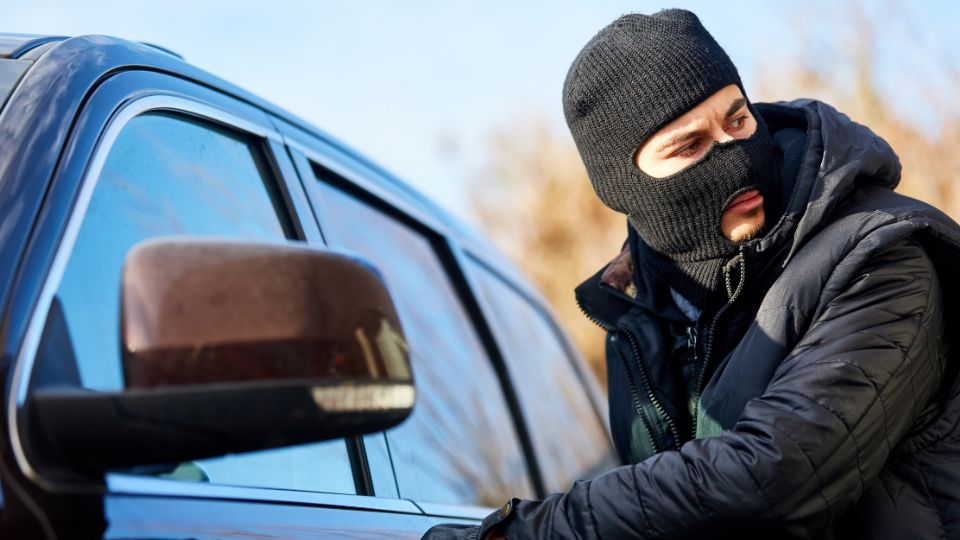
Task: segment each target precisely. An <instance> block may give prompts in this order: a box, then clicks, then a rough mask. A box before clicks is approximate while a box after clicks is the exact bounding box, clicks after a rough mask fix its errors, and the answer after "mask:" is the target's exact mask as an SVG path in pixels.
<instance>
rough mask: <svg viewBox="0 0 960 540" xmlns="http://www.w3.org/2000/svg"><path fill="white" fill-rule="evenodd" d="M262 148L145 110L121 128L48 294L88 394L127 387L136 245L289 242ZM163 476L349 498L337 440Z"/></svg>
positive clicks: (345, 462) (345, 463)
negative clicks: (127, 310)
mask: <svg viewBox="0 0 960 540" xmlns="http://www.w3.org/2000/svg"><path fill="white" fill-rule="evenodd" d="M260 144H261V143H259V142H258V141H257V140H256V139H254V138H252V137H247V136H245V135H243V134H240V133H238V132H234V131H232V130H228V129H225V128H221V127H218V126H214V125H213V124H209V123H204V122H202V121H199V120H196V119H192V118H191V119H188V118H187V117H185V116H178V115H175V114H172V113H149V114H144V115H141V116H138V117H136V118H134V119H132V120H131V121H130V122H129V123H127V124H126V126H124V128H123V129H122V130H121V132H120V133H119V135H118V137H117V139H116V141H115V142H114V144H113V146H112V147H111V148H110V150H109V153H108V155H107V158H106V161H105V164H104V166H103V169H102V172H101V173H100V176H99V178H98V180H97V183H96V186H95V188H94V191H93V194H92V197H91V200H90V204H89V206H88V209H87V212H86V214H85V216H84V218H83V222H82V224H81V226H80V230H79V233H78V236H77V239H76V243H75V244H74V247H73V251H72V252H71V254H70V257H69V260H68V262H67V265H66V269H65V271H64V274H63V278H62V281H61V283H60V285H59V288H58V290H57V292H56V298H55V299H54V300H55V305H56V304H58V305H59V308H60V309H61V310H62V315H63V319H64V321H65V324H66V328H67V333H68V336H67V338H66V339H68V340H69V342H70V344H71V345H72V348H73V351H74V355H75V357H76V359H77V366H78V368H79V374H80V378H81V381H82V384H83V386H84V387H86V388H91V389H97V390H116V389H120V388H121V387H122V386H123V375H122V373H121V362H120V336H119V328H120V322H119V305H120V298H119V297H120V288H119V285H120V275H121V269H122V266H123V261H124V257H125V256H126V253H127V251H128V250H129V249H130V248H131V247H132V246H133V245H134V244H136V243H137V242H139V241H141V240H144V239H146V238H150V237H154V236H169V235H191V236H193V235H202V236H217V237H221V238H237V239H245V240H256V241H276V242H282V241H285V240H287V239H290V238H292V236H293V233H292V232H291V231H292V230H293V229H292V227H291V225H290V220H289V217H288V216H287V213H286V211H285V210H283V209H282V206H283V205H282V203H281V202H280V200H281V199H280V197H279V195H278V191H277V186H276V184H275V181H276V180H275V179H274V178H272V175H271V173H270V172H269V168H268V167H267V166H266V165H265V163H266V162H265V158H264V154H263V150H262V147H261V146H260ZM152 470H154V471H157V470H162V469H157V468H153V469H152ZM163 474H166V475H167V476H171V477H174V478H181V479H185V480H197V481H208V482H214V483H222V484H237V485H245V486H265V487H276V488H295V489H311V490H321V491H334V492H340V493H354V492H355V488H354V482H353V475H352V472H351V469H350V464H349V459H348V454H347V449H346V444H345V442H344V441H343V440H338V441H332V442H328V443H321V444H311V445H303V446H299V447H293V448H284V449H277V450H268V451H261V452H255V453H249V454H242V455H235V456H228V457H224V458H217V459H210V460H203V461H197V462H194V463H186V464H182V465H181V466H180V467H178V468H177V469H176V470H174V471H164V472H163Z"/></svg>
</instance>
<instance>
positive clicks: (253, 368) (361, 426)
mask: <svg viewBox="0 0 960 540" xmlns="http://www.w3.org/2000/svg"><path fill="white" fill-rule="evenodd" d="M121 342H122V343H121V347H122V363H123V369H124V377H125V382H126V389H124V390H123V391H118V392H97V391H91V390H86V389H81V388H77V387H76V386H73V387H70V386H64V385H51V386H48V387H43V386H41V387H39V388H34V389H32V392H31V394H30V399H29V405H30V407H31V415H32V417H33V419H34V425H35V426H36V427H37V428H38V430H39V431H41V432H42V433H44V434H45V435H46V441H47V444H46V445H44V446H45V447H47V448H49V449H51V450H52V451H53V452H55V454H56V455H57V456H58V458H59V459H58V461H66V462H68V463H69V464H70V465H71V466H72V467H74V468H75V469H77V470H79V471H82V472H83V473H87V474H89V473H93V474H102V473H103V472H105V471H107V470H110V469H122V468H129V467H134V466H139V465H155V464H163V463H177V462H181V461H188V460H195V459H201V458H206V457H213V456H217V455H222V454H227V453H233V452H245V451H252V450H261V449H267V448H274V447H280V446H289V445H294V444H301V443H308V442H315V441H322V440H326V439H332V438H339V437H345V436H353V435H360V434H363V433H368V432H373V431H379V430H383V429H387V428H389V427H391V426H394V425H396V424H398V423H399V422H401V421H402V420H403V419H404V418H405V417H406V416H407V415H408V414H409V413H410V411H411V409H412V407H413V403H414V396H415V391H414V386H413V378H412V373H411V369H410V362H409V357H408V354H407V353H408V348H407V344H406V341H405V340H404V337H403V332H402V330H401V326H400V321H399V318H398V316H397V313H396V310H395V308H394V306H393V302H392V301H391V299H390V296H389V293H388V292H387V289H386V287H385V285H384V283H383V281H382V278H381V277H380V276H379V274H378V273H377V272H376V271H375V270H374V269H373V267H372V266H370V265H369V264H366V263H364V262H363V261H361V260H359V259H356V258H352V257H349V256H345V255H340V254H334V253H331V252H326V251H319V250H316V249H312V248H308V247H306V246H302V245H294V244H286V245H274V244H251V243H242V242H234V241H222V240H203V239H158V240H148V241H146V242H143V243H140V244H138V245H136V246H134V248H133V249H131V251H130V252H129V253H128V255H127V259H126V263H125V266H124V271H123V278H122V292H121Z"/></svg>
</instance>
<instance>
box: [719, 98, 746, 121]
mask: <svg viewBox="0 0 960 540" xmlns="http://www.w3.org/2000/svg"><path fill="white" fill-rule="evenodd" d="M746 104H747V99H746V98H742V97H740V98H737V99H735V100H733V103H731V104H730V108H729V109H727V114H726V116H725V117H724V118H730V117H731V116H733V113H735V112H737V111H739V110H740V107H743V106H744V105H746Z"/></svg>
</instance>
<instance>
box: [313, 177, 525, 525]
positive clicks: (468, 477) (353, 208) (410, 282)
mask: <svg viewBox="0 0 960 540" xmlns="http://www.w3.org/2000/svg"><path fill="white" fill-rule="evenodd" d="M321 186H322V192H323V196H324V197H323V199H324V200H323V203H324V204H323V208H324V209H325V212H326V214H325V216H324V219H323V220H322V221H323V222H324V223H326V224H327V228H328V230H327V231H325V234H327V237H328V238H331V243H333V244H339V245H341V246H343V247H345V248H349V249H350V250H351V251H355V252H357V253H359V254H360V255H362V256H363V257H365V258H367V259H369V260H370V261H371V262H373V263H374V264H375V265H376V266H377V267H378V268H379V269H380V271H381V272H382V273H383V274H384V277H385V279H386V282H387V286H388V287H389V289H390V291H391V294H392V295H393V299H394V302H395V303H396V305H397V308H398V311H399V313H400V320H401V323H402V324H403V329H404V332H405V334H406V336H407V340H408V342H409V344H410V352H411V357H412V362H413V371H414V381H415V384H416V387H417V402H416V405H415V407H414V410H413V413H412V414H411V416H410V418H408V419H407V420H406V421H405V422H404V423H403V424H401V425H400V426H398V427H397V428H394V429H392V430H390V431H388V432H387V441H388V443H389V447H390V453H391V457H392V460H393V463H394V467H395V470H396V477H397V484H398V487H399V490H400V496H401V497H404V498H410V499H414V500H418V501H422V502H436V503H446V504H464V505H479V506H495V505H500V504H503V502H504V501H505V500H507V499H508V498H510V497H513V496H519V497H529V496H531V495H532V494H533V492H532V488H531V484H530V480H529V476H528V474H527V470H526V464H525V461H524V458H523V454H522V452H521V449H520V445H519V442H518V440H517V435H516V432H515V428H514V424H513V421H512V419H511V415H510V412H509V410H508V408H507V405H506V402H505V400H504V397H503V394H502V390H501V388H500V384H499V382H498V379H497V377H496V374H495V373H494V371H493V368H492V367H491V365H490V363H489V360H488V357H487V354H486V351H485V349H484V347H483V345H482V343H481V342H480V339H479V337H478V336H477V333H476V331H475V329H474V327H473V325H472V324H471V322H470V319H469V317H468V315H467V313H466V311H465V310H464V307H463V305H462V304H461V302H460V299H459V297H458V296H457V292H456V290H455V289H454V285H453V283H452V282H451V280H450V278H449V276H448V275H447V273H446V271H445V270H444V266H443V264H442V262H441V260H440V259H439V257H438V254H437V251H436V250H435V249H434V246H433V245H432V244H431V240H430V239H429V236H427V235H425V234H423V233H421V232H420V231H418V230H417V229H416V228H415V225H411V224H407V223H405V222H403V221H400V220H399V219H396V218H394V217H391V216H388V215H386V214H385V213H383V212H382V211H379V210H378V209H376V208H373V207H371V206H368V205H367V204H365V203H363V202H361V201H360V200H358V199H356V198H354V197H352V196H350V195H347V194H345V193H343V192H342V191H340V190H338V189H336V188H334V187H331V186H329V185H327V184H324V183H321ZM331 229H332V230H331Z"/></svg>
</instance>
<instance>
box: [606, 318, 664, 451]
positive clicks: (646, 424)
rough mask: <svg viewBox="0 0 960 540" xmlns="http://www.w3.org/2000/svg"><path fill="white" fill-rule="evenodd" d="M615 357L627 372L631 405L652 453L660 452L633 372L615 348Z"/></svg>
mask: <svg viewBox="0 0 960 540" xmlns="http://www.w3.org/2000/svg"><path fill="white" fill-rule="evenodd" d="M616 340H617V335H616V334H611V335H610V341H613V342H616ZM617 357H618V358H620V363H621V364H623V371H624V373H626V374H627V386H628V387H629V388H630V396H631V397H632V398H633V406H634V408H635V409H636V411H637V416H639V417H640V426H641V427H643V431H644V433H646V434H647V439H649V440H650V445H651V446H652V447H653V453H654V454H659V453H660V445H659V444H658V443H657V439H655V438H654V437H653V433H652V431H651V428H650V419H649V418H647V413H646V411H644V410H643V407H642V406H641V405H640V394H639V393H638V392H637V383H636V381H634V380H633V373H631V372H630V365H629V364H628V363H627V360H626V359H625V358H624V357H623V355H622V354H620V351H619V350H617Z"/></svg>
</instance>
